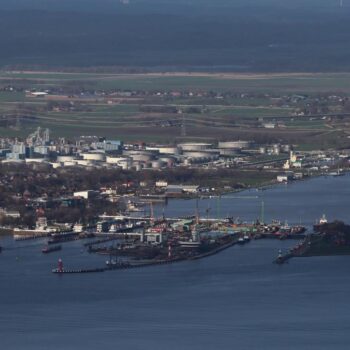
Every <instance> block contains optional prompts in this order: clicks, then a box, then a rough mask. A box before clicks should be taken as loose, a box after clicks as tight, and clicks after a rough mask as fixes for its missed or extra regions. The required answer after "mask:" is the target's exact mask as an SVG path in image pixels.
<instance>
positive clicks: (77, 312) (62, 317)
mask: <svg viewBox="0 0 350 350" xmlns="http://www.w3.org/2000/svg"><path fill="white" fill-rule="evenodd" d="M349 180H350V178H349V177H348V176H341V177H327V178H323V177H322V178H317V179H312V180H310V181H305V182H300V183H298V184H293V185H288V186H277V187H274V188H272V189H269V190H266V191H262V193H263V196H264V198H263V199H264V202H265V213H264V214H265V221H266V222H271V221H272V220H273V219H276V218H280V219H281V220H282V221H283V222H284V221H285V220H288V225H289V226H298V225H300V223H301V224H302V225H303V226H306V227H307V228H308V230H311V229H312V227H313V225H314V224H315V222H316V220H317V221H318V220H319V218H320V217H321V216H322V214H323V213H325V214H326V216H327V219H328V221H333V220H334V219H337V218H338V219H340V220H344V221H347V218H348V207H349V205H350V203H349V198H350V192H349V190H350V186H349V184H350V183H349ZM310 191H312V192H313V193H314V196H310V194H309V192H310ZM248 193H249V192H248ZM259 194H260V193H259ZM336 196H338V201H336V200H335V198H336ZM281 197H283V199H284V202H283V203H282V202H281V201H280V200H279V198H281ZM285 202H287V203H285ZM223 203H224V202H223V201H222V206H221V212H222V213H225V214H222V215H223V216H224V215H225V216H226V212H227V211H229V212H231V213H232V212H235V213H236V216H237V217H238V216H239V217H241V218H242V220H243V218H244V219H246V220H247V221H249V222H253V221H255V220H256V218H257V217H259V216H260V215H261V213H260V211H261V210H260V208H261V198H259V199H257V200H252V201H250V200H249V201H241V202H240V203H237V201H236V200H233V199H232V200H227V202H226V204H225V206H224V204H223ZM284 203H285V204H284ZM207 206H208V204H207V203H203V202H202V201H200V202H199V210H200V211H201V212H203V213H205V209H206V208H207ZM212 206H213V207H214V205H212ZM193 208H195V201H192V202H191V201H182V200H180V201H170V202H169V205H168V207H166V209H165V212H166V216H167V217H171V216H173V217H179V216H185V215H186V214H188V213H189V212H193V211H194V209H193ZM157 211H158V208H155V212H156V214H155V216H156V217H158V214H157ZM161 211H162V210H161V209H160V210H159V212H160V213H161ZM213 211H215V213H212V218H213V219H214V218H215V216H216V210H213ZM203 216H204V217H205V214H204V215H203ZM300 217H302V220H300ZM228 232H230V230H228ZM243 237H244V235H243ZM106 238H108V237H106ZM47 239H48V238H38V239H35V240H29V241H23V242H22V241H18V242H14V241H13V239H12V238H11V237H9V236H7V237H3V238H1V240H0V245H1V246H2V247H3V252H2V254H0V273H1V276H2V287H1V291H0V295H1V307H2V312H1V315H0V325H1V329H2V330H1V331H0V332H1V334H2V336H3V338H2V339H3V340H2V341H3V345H4V347H5V348H7V349H16V348H23V347H24V346H25V347H26V349H29V350H34V349H35V350H37V349H40V345H39V346H38V344H39V339H42V334H43V332H44V333H46V332H48V333H50V334H51V335H50V337H51V339H53V343H52V346H51V348H52V349H54V350H56V349H57V350H59V349H62V348H67V349H70V348H72V347H75V346H77V344H80V345H81V344H83V345H84V348H86V349H91V350H92V349H94V348H95V347H96V342H95V339H96V336H97V335H98V336H100V337H102V339H103V342H102V343H104V341H106V342H108V341H112V339H115V336H117V337H118V344H119V345H120V346H125V347H127V346H128V345H130V344H131V345H132V346H133V347H134V348H137V347H140V346H144V347H146V348H147V347H152V348H154V349H157V350H158V349H161V348H163V347H164V346H166V344H167V342H168V340H169V338H171V337H172V336H173V334H174V328H173V327H172V326H171V325H172V324H174V322H176V324H178V326H177V328H176V333H177V339H178V340H177V343H176V345H172V344H170V345H168V347H169V348H170V349H174V350H177V349H178V348H179V347H180V348H183V349H195V350H199V349H209V348H212V347H211V345H210V344H211V343H210V342H211V339H212V337H213V334H217V332H219V331H220V334H221V336H220V340H219V343H220V344H219V346H220V348H222V349H231V348H232V342H233V341H234V343H235V346H236V347H238V348H242V349H244V348H247V347H248V348H261V349H263V350H265V349H266V350H271V349H273V350H274V349H276V350H279V349H280V348H281V342H282V343H283V344H284V342H285V339H286V337H287V338H288V337H289V336H288V334H293V336H292V335H291V336H290V338H289V339H290V341H291V342H292V344H293V347H297V348H298V349H302V350H304V349H305V350H309V349H310V348H312V346H316V347H317V348H318V349H322V350H323V349H325V350H328V349H329V348H330V347H329V346H330V344H329V342H327V339H328V336H327V335H325V332H324V330H325V329H329V330H330V332H331V334H332V338H333V337H334V339H336V338H337V339H338V338H339V337H341V336H342V339H343V340H344V334H348V333H344V329H345V328H346V327H345V328H344V326H343V325H344V322H347V321H348V313H347V311H346V308H344V305H345V304H346V301H347V293H346V290H347V287H348V280H347V278H346V277H345V276H347V274H348V273H347V270H348V264H349V257H347V256H339V257H314V258H307V259H304V258H303V259H291V260H290V261H289V263H288V264H282V266H277V264H273V263H272V262H273V260H274V259H275V258H276V257H277V255H278V252H279V250H281V251H282V253H286V252H287V251H288V250H289V249H291V248H293V247H294V246H295V245H296V244H297V243H298V242H296V241H295V240H289V239H278V238H274V239H250V241H249V242H247V243H245V244H243V245H239V244H235V245H233V246H231V247H229V248H228V249H224V250H222V251H220V252H219V253H218V254H213V255H211V256H208V257H205V258H203V259H194V260H185V261H181V262H179V263H170V264H163V265H154V266H152V267H147V268H140V269H138V268H131V269H128V268H125V269H119V270H116V271H110V272H109V271H105V272H106V273H74V278H55V276H53V274H52V273H51V269H54V268H56V267H57V260H58V258H59V257H61V258H62V260H63V261H64V264H65V266H64V267H65V269H67V270H92V269H95V268H97V267H99V268H102V269H105V268H106V267H107V266H106V255H99V254H89V253H88V251H87V246H86V247H85V246H84V244H86V243H88V242H89V241H90V242H94V241H96V240H99V239H100V238H91V239H87V240H86V241H85V240H76V241H71V242H67V243H65V245H64V249H62V251H61V252H58V253H57V254H56V253H54V254H42V253H41V249H42V247H43V245H44V244H45V242H46V241H47ZM101 239H103V238H102V237H101ZM111 242H114V240H111ZM111 242H106V243H111ZM104 244H105V243H101V245H104ZM97 246H98V244H96V247H97ZM58 254H59V255H58ZM112 258H114V257H113V256H112ZM107 259H108V256H107ZM140 263H142V260H140ZM9 267H10V268H9ZM18 276H21V278H18ZM64 276H65V275H64ZM64 276H62V277H64ZM67 277H69V276H68V275H67ZM92 285H93V286H94V289H93V290H92V288H91V286H92ZM14 286H15V287H14ZM23 290H25V291H26V293H25V294H24V293H23ZM58 291H59V292H58ZM44 294H45V295H46V297H43V295H44ZM257 295H259V298H257ZM28 296H29V297H30V303H29V301H28ZM310 296H312V297H310ZM179 299H180V300H181V302H179V301H178V300H179ZM291 300H293V302H291ZM53 301H55V302H53ZM247 305H249V308H247ZM318 305H327V306H326V309H327V314H326V315H325V313H324V309H320V308H318V307H317V306H318ZM296 310H297V312H295V311H296ZM14 313H15V314H16V315H18V318H17V319H16V324H14V321H11V317H10V315H13V314H14ZM287 314H288V315H289V318H288V321H287V320H286V315H287ZM150 315H152V316H150ZM267 315H269V316H268V317H267ZM305 317H306V318H305ZM67 322H69V324H70V325H71V326H72V327H73V328H74V331H73V330H72V331H69V332H68V333H67V334H66V336H65V337H64V338H63V337H61V333H62V331H63V330H66V329H67ZM291 322H292V324H291ZM193 324H197V325H199V326H198V328H196V329H195V330H194V329H193ZM258 324H259V325H260V326H259V327H258V326H257V325H258ZM77 325H79V326H80V327H83V328H84V331H81V330H80V328H77V327H75V326H77ZM190 325H191V326H190ZM261 325H263V326H261ZM295 325H298V326H297V327H296V326H295ZM18 328H21V329H24V330H26V332H29V331H30V332H31V339H30V340H29V341H28V340H26V341H25V342H24V338H23V337H22V336H20V337H19V336H15V335H16V334H17V331H16V330H17V329H18ZM189 329H191V331H189ZM201 329H206V332H202V331H201ZM272 329H273V332H272V333H271V330H272ZM305 329H307V330H308V332H305ZM150 332H151V333H152V337H151V336H149V333H150ZM290 332H292V333H290ZM135 334H136V335H137V337H135ZM154 335H156V337H157V344H155V343H154V342H153V340H152V339H153V337H154ZM139 337H142V339H143V341H142V344H141V343H140V341H138V339H139ZM315 337H316V338H315ZM346 337H347V336H346V335H345V338H346ZM315 339H316V340H315ZM40 341H41V340H40ZM262 341H263V342H264V346H261V344H262ZM208 344H209V345H208ZM333 348H339V349H341V348H342V347H341V346H339V347H337V345H335V346H333Z"/></svg>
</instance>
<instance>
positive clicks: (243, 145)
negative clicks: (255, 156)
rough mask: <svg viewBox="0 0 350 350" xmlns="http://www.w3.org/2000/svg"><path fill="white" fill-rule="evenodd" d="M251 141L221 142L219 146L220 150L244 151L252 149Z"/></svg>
mask: <svg viewBox="0 0 350 350" xmlns="http://www.w3.org/2000/svg"><path fill="white" fill-rule="evenodd" d="M251 145H252V142H251V141H241V140H238V141H220V142H219V144H218V147H219V148H231V149H243V148H249V147H251Z"/></svg>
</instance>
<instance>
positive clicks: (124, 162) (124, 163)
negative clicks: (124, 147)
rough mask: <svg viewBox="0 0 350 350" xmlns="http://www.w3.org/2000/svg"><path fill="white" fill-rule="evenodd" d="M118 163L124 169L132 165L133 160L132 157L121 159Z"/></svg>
mask: <svg viewBox="0 0 350 350" xmlns="http://www.w3.org/2000/svg"><path fill="white" fill-rule="evenodd" d="M118 165H119V166H120V167H121V168H122V169H123V170H128V169H130V168H131V166H132V160H131V159H130V158H125V159H123V160H121V161H120V162H119V163H118Z"/></svg>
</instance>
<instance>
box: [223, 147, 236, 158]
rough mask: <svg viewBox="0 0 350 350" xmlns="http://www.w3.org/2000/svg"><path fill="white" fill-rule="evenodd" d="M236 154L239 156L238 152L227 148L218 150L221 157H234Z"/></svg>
mask: <svg viewBox="0 0 350 350" xmlns="http://www.w3.org/2000/svg"><path fill="white" fill-rule="evenodd" d="M238 154H239V150H237V149H229V148H227V149H225V148H222V149H220V156H223V157H235V156H237V155H238Z"/></svg>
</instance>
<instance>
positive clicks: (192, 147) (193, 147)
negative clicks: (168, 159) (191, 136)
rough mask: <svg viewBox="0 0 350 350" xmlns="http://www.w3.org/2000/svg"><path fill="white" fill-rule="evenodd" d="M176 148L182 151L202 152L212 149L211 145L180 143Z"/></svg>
mask: <svg viewBox="0 0 350 350" xmlns="http://www.w3.org/2000/svg"><path fill="white" fill-rule="evenodd" d="M178 147H179V148H180V149H181V150H182V151H183V152H184V151H203V150H206V149H208V148H212V147H213V144H211V143H195V142H193V143H180V144H178Z"/></svg>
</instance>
